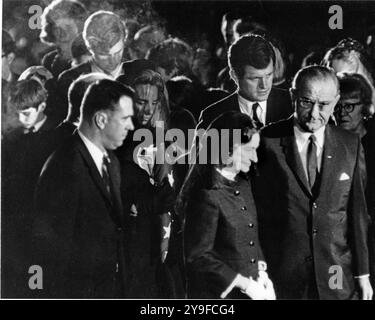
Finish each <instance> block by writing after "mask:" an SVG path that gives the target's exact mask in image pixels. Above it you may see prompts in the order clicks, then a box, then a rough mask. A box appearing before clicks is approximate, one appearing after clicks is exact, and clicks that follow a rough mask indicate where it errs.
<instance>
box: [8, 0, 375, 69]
mask: <svg viewBox="0 0 375 320" xmlns="http://www.w3.org/2000/svg"><path fill="white" fill-rule="evenodd" d="M81 1H82V2H83V3H84V4H85V5H86V6H87V7H88V9H89V10H90V11H91V12H93V11H95V10H98V9H106V10H112V11H115V12H117V13H118V14H119V15H121V16H122V17H123V18H126V17H133V18H136V19H137V20H138V21H139V22H140V23H141V25H145V24H147V23H150V22H155V21H158V22H159V23H161V24H163V25H165V27H166V29H167V31H168V33H169V34H171V35H172V36H178V37H180V38H182V39H183V40H185V41H187V42H188V43H189V44H190V45H192V46H193V47H194V48H196V47H199V46H200V43H201V42H202V41H207V40H208V41H209V42H210V44H211V48H212V50H215V49H216V48H217V47H218V46H220V45H222V41H223V40H222V37H221V34H220V22H221V17H222V15H223V13H225V12H237V13H239V14H241V15H251V16H252V17H254V18H255V19H256V20H258V21H259V22H262V23H264V24H265V25H266V26H267V27H268V28H269V30H270V31H271V32H272V33H273V34H274V35H275V36H277V37H279V38H280V39H281V40H282V41H283V42H284V44H285V46H286V48H287V51H288V52H290V53H293V54H294V55H295V59H294V60H295V61H300V60H301V59H302V57H303V56H304V55H306V54H307V53H308V52H310V51H311V50H312V49H313V48H315V47H317V46H320V47H324V48H329V47H331V46H333V45H335V44H336V43H337V42H338V41H339V40H341V39H342V38H344V37H348V36H351V37H353V38H355V39H357V40H359V41H361V42H362V43H364V42H365V39H366V34H367V32H368V31H369V29H370V27H371V26H372V25H373V24H375V1H257V0H255V1H254V0H253V1H160V0H143V1H134V0H131V1H121V0H105V1H100V0H92V1H89V0H81ZM50 2H51V1H49V0H23V1H19V0H5V1H3V28H5V29H7V30H12V34H13V35H15V37H16V38H18V39H21V38H22V37H25V38H26V39H27V44H26V46H25V45H24V46H23V47H21V48H20V50H21V51H22V50H25V51H28V50H29V48H30V46H35V45H36V44H35V43H36V42H39V41H38V35H39V30H30V28H29V27H28V19H29V17H30V16H31V14H29V13H28V9H29V7H30V6H31V5H33V4H39V5H40V6H41V7H42V8H44V7H45V6H46V5H47V4H48V3H50ZM334 4H338V5H340V6H341V7H342V9H343V21H344V23H343V30H331V29H330V28H329V26H328V20H329V18H330V17H331V14H329V13H328V9H329V7H330V6H331V5H334ZM44 49H45V48H44ZM21 67H22V66H21Z"/></svg>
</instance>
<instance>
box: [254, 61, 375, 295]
mask: <svg viewBox="0 0 375 320" xmlns="http://www.w3.org/2000/svg"><path fill="white" fill-rule="evenodd" d="M291 97H292V102H293V106H294V108H295V114H294V116H292V117H290V118H289V119H287V120H284V121H281V122H279V123H276V124H273V125H271V126H269V127H268V128H266V129H265V130H264V132H263V135H262V136H263V141H262V146H261V148H260V152H259V165H258V174H259V175H258V177H256V178H255V188H254V189H255V198H256V202H257V205H258V207H259V220H260V221H259V224H260V237H261V243H262V246H263V249H264V252H265V256H266V259H268V260H267V261H268V265H269V271H270V274H271V275H272V276H273V279H274V283H275V289H276V292H277V294H278V297H279V298H287V299H358V298H362V299H371V298H372V295H373V291H372V288H371V285H370V281H369V258H368V248H367V237H368V223H369V218H368V214H367V208H366V199H365V176H366V171H365V170H366V169H365V160H364V154H363V149H362V146H361V142H360V139H359V137H358V136H356V135H355V134H352V133H350V132H347V131H345V130H342V129H341V128H338V127H334V126H332V125H330V124H328V122H329V119H330V117H331V116H332V113H333V110H334V107H335V105H336V103H337V101H338V100H339V97H340V95H339V83H338V80H337V78H336V76H335V75H334V73H333V72H332V71H331V70H329V69H327V68H325V67H321V66H310V67H307V68H304V69H301V70H300V71H299V72H298V73H297V74H296V76H295V78H294V81H293V85H292V89H291Z"/></svg>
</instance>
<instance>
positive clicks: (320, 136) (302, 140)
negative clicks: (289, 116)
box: [293, 121, 326, 149]
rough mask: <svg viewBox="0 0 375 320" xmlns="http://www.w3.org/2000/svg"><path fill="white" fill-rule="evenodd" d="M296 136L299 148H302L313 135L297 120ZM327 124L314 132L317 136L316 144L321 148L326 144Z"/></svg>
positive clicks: (295, 126) (295, 125)
mask: <svg viewBox="0 0 375 320" xmlns="http://www.w3.org/2000/svg"><path fill="white" fill-rule="evenodd" d="M293 129H294V136H295V137H296V142H297V146H298V149H302V148H303V147H304V146H305V145H306V143H307V142H308V140H309V138H310V136H311V135H312V133H311V132H306V131H304V130H303V129H302V128H301V127H300V126H299V125H298V123H297V121H295V122H294V127H293ZM325 129H326V126H323V127H321V128H320V129H318V130H317V131H315V132H314V136H315V137H316V142H315V143H316V144H317V146H318V147H319V148H320V149H323V146H324V132H325Z"/></svg>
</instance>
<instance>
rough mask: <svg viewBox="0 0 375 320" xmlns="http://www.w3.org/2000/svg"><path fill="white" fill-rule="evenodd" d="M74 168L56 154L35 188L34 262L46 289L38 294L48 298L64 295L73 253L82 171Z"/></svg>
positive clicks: (32, 255)
mask: <svg viewBox="0 0 375 320" xmlns="http://www.w3.org/2000/svg"><path fill="white" fill-rule="evenodd" d="M72 167H73V166H72V164H70V165H69V164H68V165H67V164H66V163H65V165H64V162H63V161H62V162H60V161H59V159H57V158H54V155H53V156H52V158H50V159H49V160H48V161H47V163H46V164H45V167H44V168H43V170H42V173H41V176H40V178H39V181H38V184H37V187H36V192H35V208H36V217H35V219H34V223H33V240H32V252H31V257H32V261H31V262H32V264H35V265H39V266H41V267H42V270H43V290H41V292H38V293H39V294H41V295H42V296H45V297H55V295H60V294H62V293H61V290H60V288H63V287H64V284H63V283H61V281H63V280H62V279H64V277H63V275H64V270H65V268H66V266H67V264H68V263H69V258H70V257H69V255H70V253H71V252H72V250H73V249H72V241H73V230H74V227H75V219H76V215H77V214H79V212H78V211H79V210H78V206H79V198H80V192H79V190H80V188H79V185H80V181H79V172H74V170H73V168H72ZM38 291H39V290H38Z"/></svg>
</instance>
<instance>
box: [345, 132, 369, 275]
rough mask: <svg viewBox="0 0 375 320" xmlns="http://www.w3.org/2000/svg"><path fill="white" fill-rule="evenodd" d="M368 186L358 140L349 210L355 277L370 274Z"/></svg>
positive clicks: (362, 154) (361, 149) (363, 159)
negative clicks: (366, 194) (366, 196)
mask: <svg viewBox="0 0 375 320" xmlns="http://www.w3.org/2000/svg"><path fill="white" fill-rule="evenodd" d="M365 185H366V164H365V157H364V152H363V147H362V144H361V143H360V140H359V139H358V143H357V163H356V166H355V168H354V175H353V182H352V188H351V195H350V202H349V207H348V210H349V212H350V214H351V217H352V221H351V225H352V233H353V236H352V238H353V239H352V241H353V247H354V248H353V249H354V259H355V265H354V268H355V269H354V275H364V274H368V273H369V259H368V247H367V235H368V225H369V216H368V214H367V206H366V198H365V187H366V186H365Z"/></svg>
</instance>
